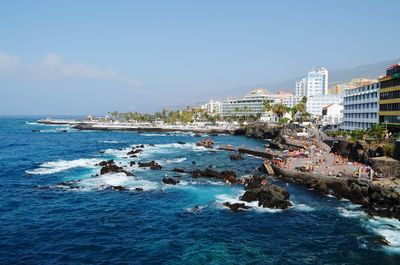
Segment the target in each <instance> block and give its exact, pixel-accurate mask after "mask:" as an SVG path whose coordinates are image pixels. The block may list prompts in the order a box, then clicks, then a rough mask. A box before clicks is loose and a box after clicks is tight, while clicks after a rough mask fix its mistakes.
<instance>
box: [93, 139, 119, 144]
mask: <svg viewBox="0 0 400 265" xmlns="http://www.w3.org/2000/svg"><path fill="white" fill-rule="evenodd" d="M99 143H103V144H119V143H123V142H119V141H115V140H104V141H99Z"/></svg>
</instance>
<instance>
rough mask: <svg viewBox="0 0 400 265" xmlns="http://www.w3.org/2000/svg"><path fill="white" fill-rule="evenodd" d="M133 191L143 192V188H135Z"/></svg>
mask: <svg viewBox="0 0 400 265" xmlns="http://www.w3.org/2000/svg"><path fill="white" fill-rule="evenodd" d="M135 191H143V188H135Z"/></svg>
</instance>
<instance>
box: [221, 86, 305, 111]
mask: <svg viewBox="0 0 400 265" xmlns="http://www.w3.org/2000/svg"><path fill="white" fill-rule="evenodd" d="M293 98H295V97H294V95H293V94H292V93H288V92H278V93H267V92H266V91H265V90H264V89H260V88H259V89H255V90H253V91H252V92H251V93H250V94H248V95H246V96H245V97H243V98H239V99H226V100H224V101H222V116H225V117H226V116H249V115H257V114H262V113H264V102H265V101H267V102H269V103H270V104H279V103H282V104H285V105H286V106H288V107H292V106H293V102H297V101H296V100H294V99H293Z"/></svg>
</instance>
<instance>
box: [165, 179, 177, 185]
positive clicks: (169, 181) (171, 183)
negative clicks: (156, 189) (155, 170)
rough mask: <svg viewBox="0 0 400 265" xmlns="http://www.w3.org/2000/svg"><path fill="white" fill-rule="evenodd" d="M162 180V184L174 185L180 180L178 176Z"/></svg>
mask: <svg viewBox="0 0 400 265" xmlns="http://www.w3.org/2000/svg"><path fill="white" fill-rule="evenodd" d="M162 182H163V183H164V184H168V185H176V184H178V183H179V182H180V181H179V179H178V177H174V178H163V179H162Z"/></svg>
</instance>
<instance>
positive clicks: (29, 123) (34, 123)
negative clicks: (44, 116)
mask: <svg viewBox="0 0 400 265" xmlns="http://www.w3.org/2000/svg"><path fill="white" fill-rule="evenodd" d="M25 124H28V125H39V123H37V122H27V121H26V122H25Z"/></svg>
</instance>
